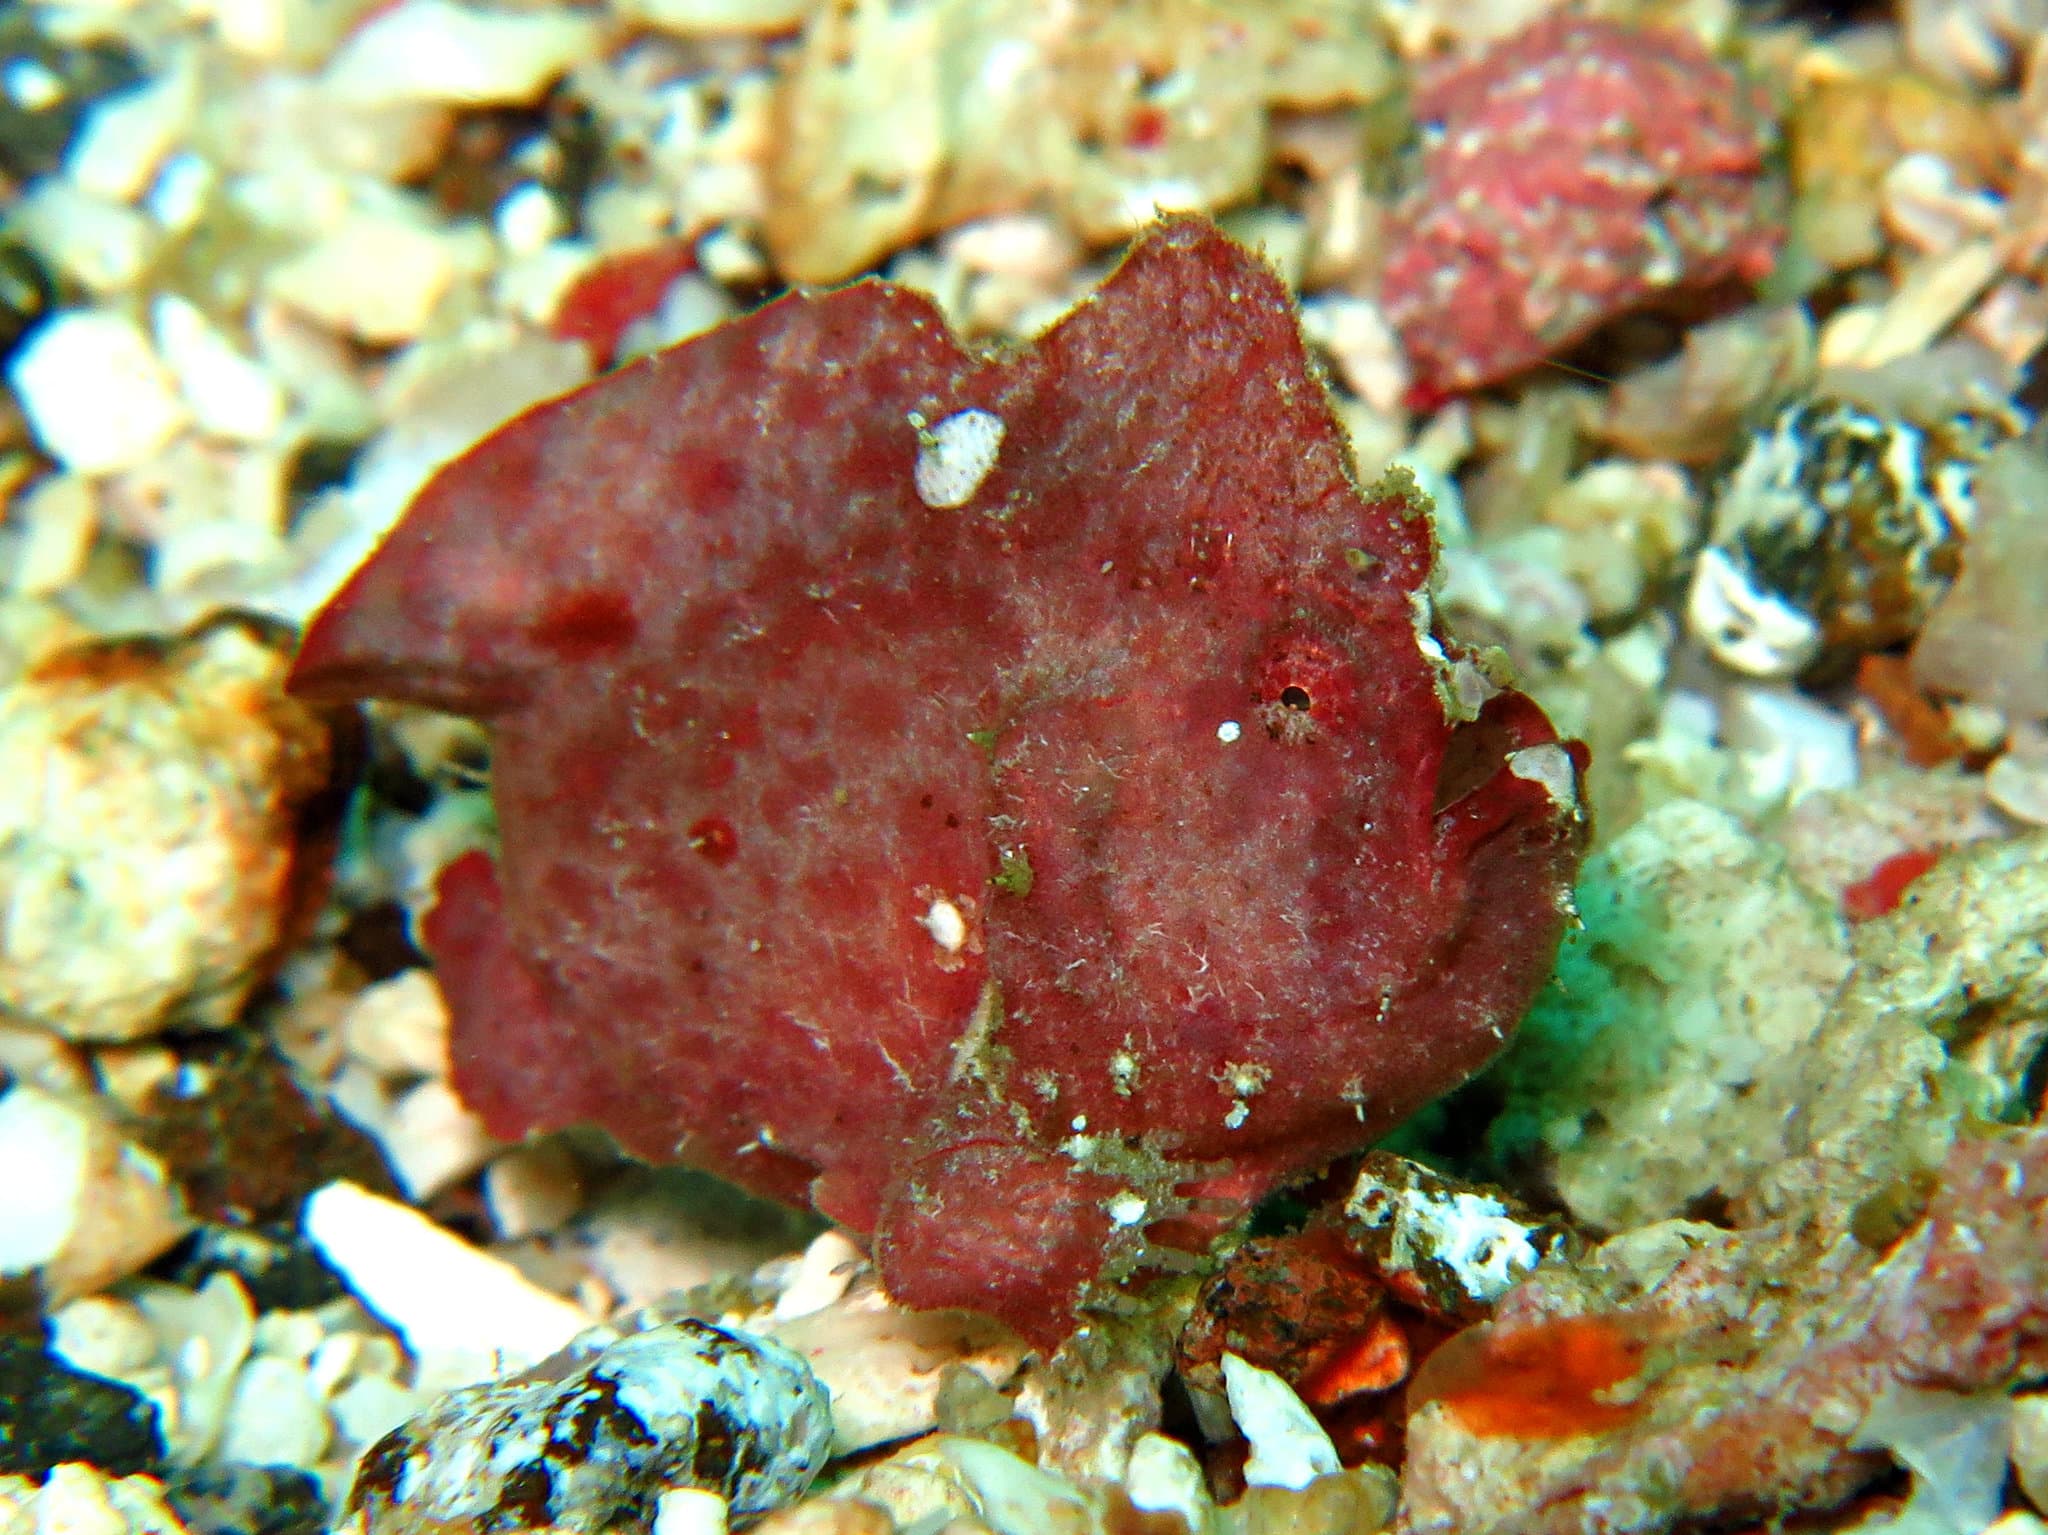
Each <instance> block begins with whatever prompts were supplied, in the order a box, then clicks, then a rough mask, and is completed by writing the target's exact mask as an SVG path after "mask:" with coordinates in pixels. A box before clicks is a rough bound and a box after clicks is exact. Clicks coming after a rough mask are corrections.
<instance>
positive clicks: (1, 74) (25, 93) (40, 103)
mask: <svg viewBox="0 0 2048 1535" xmlns="http://www.w3.org/2000/svg"><path fill="white" fill-rule="evenodd" d="M0 94H4V95H5V96H6V97H7V99H8V101H9V102H11V103H12V104H13V105H15V106H16V107H19V108H20V109H21V110H22V111H24V112H46V111H48V110H49V109H50V108H51V107H53V106H55V105H56V104H57V103H58V102H60V101H62V100H63V99H64V80H63V77H62V76H61V75H59V74H58V73H57V72H56V71H55V70H53V69H51V68H50V67H49V65H47V64H44V63H43V62H42V61H41V60H39V59H32V58H29V57H28V56H27V55H25V54H24V55H23V56H21V57H20V58H13V59H9V60H8V61H7V62H6V63H5V64H0Z"/></svg>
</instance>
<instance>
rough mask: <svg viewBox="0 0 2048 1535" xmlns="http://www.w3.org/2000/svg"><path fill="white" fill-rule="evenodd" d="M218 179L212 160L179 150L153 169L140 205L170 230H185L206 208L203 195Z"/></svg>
mask: <svg viewBox="0 0 2048 1535" xmlns="http://www.w3.org/2000/svg"><path fill="white" fill-rule="evenodd" d="M219 183H220V172H219V171H217V170H215V169H214V167H213V162H212V161H211V160H208V159H206V158H205V157H204V156H203V155H199V154H196V153H194V152H193V151H192V150H189V149H187V150H181V151H179V152H178V153H177V154H174V155H172V156H171V157H170V158H169V159H168V160H166V161H164V164H163V169H161V170H160V171H158V172H157V176H156V180H155V181H154V182H153V183H151V185H150V188H149V193H148V195H147V196H146V197H144V199H143V207H144V208H145V209H146V210H147V211H148V213H149V216H150V217H151V218H153V219H155V220H156V221H157V223H158V224H160V225H162V226H163V227H164V228H165V229H166V230H168V231H170V232H171V233H173V234H185V233H188V232H189V231H190V230H191V229H192V227H193V226H194V225H195V224H197V223H198V222H199V219H200V216H201V215H202V214H204V213H205V212H206V202H207V198H208V197H210V196H211V195H212V193H213V189H214V187H216V186H217V185H219Z"/></svg>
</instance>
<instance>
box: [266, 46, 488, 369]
mask: <svg viewBox="0 0 2048 1535" xmlns="http://www.w3.org/2000/svg"><path fill="white" fill-rule="evenodd" d="M373 25H374V23H373ZM455 274H456V250H455V246H454V244H453V242H452V241H451V240H450V239H448V238H447V237H445V236H443V235H442V234H441V233H440V232H439V231H437V230H435V229H431V228H429V227H428V226H426V225H425V224H423V223H415V222H414V221H412V220H411V219H407V218H403V217H399V216H397V215H395V214H385V213H371V212H365V211H357V212H353V213H350V214H349V215H348V216H347V217H346V218H344V219H342V220H341V222H340V223H339V224H337V225H335V226H334V227H333V228H332V229H329V230H327V231H325V232H324V233H323V234H322V235H321V236H320V237H319V238H318V239H316V240H315V241H314V242H313V243H312V244H311V245H309V246H308V247H307V248H306V249H305V250H303V251H301V252H299V254H297V255H296V256H293V257H290V258H289V259H287V260H285V261H283V262H281V263H279V264H278V265H277V266H274V267H272V268H271V269H270V272H269V275H268V276H267V278H266V279H265V283H266V287H267V289H268V291H269V294H270V296H271V297H272V298H275V299H279V300H281V301H282V302H284V303H286V304H289V305H290V306H291V307H292V308H294V309H296V310H298V311H299V312H300V313H302V314H305V315H308V316H310V317H311V318H312V319H314V320H317V321H318V322H319V323H321V324H322V325H325V326H327V327H329V328H330V329H333V330H337V331H342V332H344V333H346V334H348V335H351V336H353V337H355V338H356V339H357V340H358V341H366V342H369V343H371V344H372V345H377V346H385V345H390V344H392V343H395V342H400V341H414V340H417V339H418V338H419V335H420V333H421V332H422V331H424V330H425V329H426V328H427V321H428V319H429V318H431V317H432V315H433V312H434V308H435V306H436V305H437V304H439V303H440V302H441V297H442V295H443V294H445V293H446V292H447V291H448V288H449V286H450V284H452V283H453V282H454V280H455Z"/></svg>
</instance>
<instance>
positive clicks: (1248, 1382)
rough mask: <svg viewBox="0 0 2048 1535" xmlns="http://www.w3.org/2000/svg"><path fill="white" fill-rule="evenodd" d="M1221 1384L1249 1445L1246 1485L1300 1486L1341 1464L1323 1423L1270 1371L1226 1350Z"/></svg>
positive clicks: (1336, 1469)
mask: <svg viewBox="0 0 2048 1535" xmlns="http://www.w3.org/2000/svg"><path fill="white" fill-rule="evenodd" d="M1223 1389H1224V1392H1225V1393H1226V1394H1227V1395H1228V1396H1229V1398H1230V1415H1231V1417H1233V1418H1235V1419H1236V1420H1237V1427H1238V1431H1239V1432H1240V1433H1242V1434H1243V1435H1244V1437H1245V1441H1246V1442H1247V1443H1248V1444H1250V1446H1251V1449H1252V1453H1251V1458H1250V1459H1249V1460H1247V1461H1246V1462H1245V1463H1244V1479H1245V1484H1246V1485H1247V1486H1251V1487H1292V1488H1294V1489H1296V1490H1299V1489H1301V1488H1303V1487H1306V1486H1307V1485H1308V1484H1309V1483H1310V1482H1313V1481H1314V1480H1315V1479H1316V1478H1317V1477H1319V1476H1328V1475H1330V1474H1331V1473H1332V1472H1335V1471H1339V1470H1341V1469H1343V1468H1342V1467H1341V1466H1340V1465H1339V1464H1338V1461H1337V1447H1336V1446H1335V1445H1334V1444H1332V1443H1331V1442H1330V1436H1329V1435H1328V1434H1326V1433H1325V1432H1323V1426H1322V1425H1321V1424H1320V1423H1318V1422H1316V1420H1315V1417H1314V1415H1313V1414H1311V1413H1310V1412H1309V1410H1308V1408H1306V1407H1304V1406H1303V1405H1302V1401H1301V1398H1300V1397H1298V1396H1296V1395H1295V1394H1294V1388H1293V1387H1291V1386H1289V1385H1288V1384H1287V1382H1286V1381H1284V1380H1282V1379H1281V1378H1280V1377H1279V1376H1277V1375H1275V1374H1274V1373H1273V1372H1272V1371H1271V1370H1262V1369H1260V1368H1259V1367H1258V1366H1257V1365H1255V1364H1247V1363H1246V1362H1245V1361H1244V1360H1242V1359H1240V1358H1238V1356H1237V1355H1235V1354H1225V1355H1224V1356H1223Z"/></svg>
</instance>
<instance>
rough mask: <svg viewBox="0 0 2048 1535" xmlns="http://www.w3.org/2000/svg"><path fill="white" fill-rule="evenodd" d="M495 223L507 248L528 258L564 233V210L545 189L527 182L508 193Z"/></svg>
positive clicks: (499, 208) (499, 205) (514, 253)
mask: <svg viewBox="0 0 2048 1535" xmlns="http://www.w3.org/2000/svg"><path fill="white" fill-rule="evenodd" d="M493 222H494V223H495V224H496V225H497V227H498V239H499V240H500V241H501V242H503V244H504V246H505V249H506V250H507V251H509V252H510V253H511V254H513V255H515V256H526V255H531V254H532V253H533V252H534V251H537V250H539V249H540V248H541V247H542V246H543V245H545V244H547V243H548V241H550V240H552V239H554V238H555V236H556V235H558V234H560V233H561V232H562V210H561V209H560V208H559V207H557V206H556V205H555V199H554V196H553V194H551V193H550V192H549V191H548V189H547V188H546V187H544V186H541V185H539V184H538V183H537V182H532V181H526V182H522V183H520V184H519V185H518V186H516V187H514V188H513V189H512V190H511V191H510V192H508V193H506V194H505V199H504V201H503V202H501V203H499V204H498V211H497V213H496V215H495V217H494V219H493Z"/></svg>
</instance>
